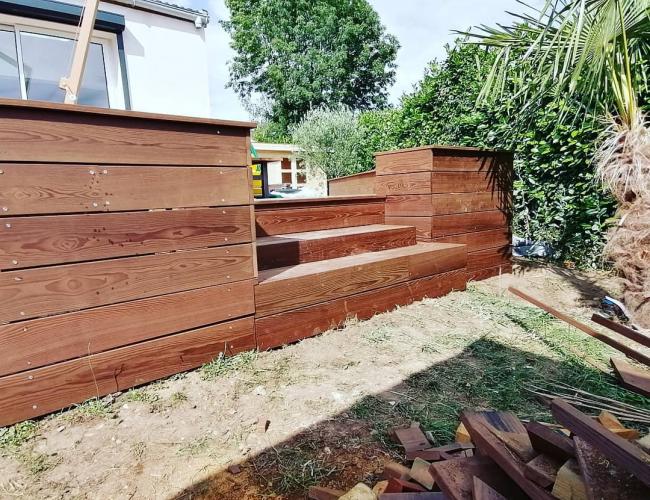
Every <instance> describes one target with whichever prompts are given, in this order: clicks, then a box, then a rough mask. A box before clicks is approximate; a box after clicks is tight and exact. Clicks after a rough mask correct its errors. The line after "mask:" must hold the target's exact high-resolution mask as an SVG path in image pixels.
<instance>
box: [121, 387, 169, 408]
mask: <svg viewBox="0 0 650 500" xmlns="http://www.w3.org/2000/svg"><path fill="white" fill-rule="evenodd" d="M124 401H128V402H132V403H148V404H150V405H152V404H155V403H157V402H158V401H160V396H159V395H158V394H155V393H153V392H151V391H149V390H146V389H131V390H130V391H128V392H127V393H126V394H125V395H124Z"/></svg>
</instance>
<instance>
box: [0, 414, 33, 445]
mask: <svg viewBox="0 0 650 500" xmlns="http://www.w3.org/2000/svg"><path fill="white" fill-rule="evenodd" d="M37 435H38V424H37V423H36V422H34V421H32V420H27V421H25V422H20V423H19V424H16V425H12V426H11V427H3V428H1V429H0V450H10V451H11V450H15V449H17V448H20V447H21V446H22V445H24V444H25V443H27V442H28V441H31V440H32V439H34V438H35V437H36V436H37Z"/></svg>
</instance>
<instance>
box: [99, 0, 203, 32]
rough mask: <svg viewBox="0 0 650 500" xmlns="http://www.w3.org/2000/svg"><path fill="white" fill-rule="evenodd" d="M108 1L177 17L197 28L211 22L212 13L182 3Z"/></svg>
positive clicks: (150, 0)
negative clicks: (184, 5)
mask: <svg viewBox="0 0 650 500" xmlns="http://www.w3.org/2000/svg"><path fill="white" fill-rule="evenodd" d="M104 1H105V2H107V3H114V4H117V5H124V6H126V7H131V8H132V9H139V10H145V11H148V12H154V13H156V14H162V15H164V16H168V17H174V18H176V19H182V20H184V21H189V22H192V23H194V26H196V28H197V29H199V28H205V27H206V26H207V25H208V23H209V22H210V14H208V11H207V10H205V9H202V10H195V9H190V8H188V7H183V6H182V5H176V4H171V3H167V2H163V1H162V0H104Z"/></svg>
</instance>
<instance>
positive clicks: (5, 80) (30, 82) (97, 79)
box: [0, 15, 125, 109]
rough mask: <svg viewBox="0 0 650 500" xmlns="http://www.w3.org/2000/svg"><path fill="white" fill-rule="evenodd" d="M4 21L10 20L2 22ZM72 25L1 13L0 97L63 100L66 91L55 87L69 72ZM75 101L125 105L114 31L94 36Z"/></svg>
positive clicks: (97, 33)
mask: <svg viewBox="0 0 650 500" xmlns="http://www.w3.org/2000/svg"><path fill="white" fill-rule="evenodd" d="M7 22H9V23H10V24H4V23H7ZM27 23H29V25H27ZM75 29H76V27H71V26H66V25H59V24H57V23H52V22H47V21H39V20H35V19H26V18H18V17H14V16H5V15H0V97H5V98H12V99H21V98H22V99H34V100H39V101H49V102H63V101H64V98H65V91H64V90H62V89H60V88H59V81H60V80H61V77H64V76H68V74H69V73H70V66H71V64H72V55H73V50H74V45H75V43H74V36H75ZM77 102H78V103H79V104H84V105H88V106H97V107H103V108H109V107H112V108H118V109H124V107H125V106H124V92H123V86H122V74H121V70H120V63H119V57H118V53H117V40H116V36H115V35H114V34H113V33H104V32H97V31H96V32H95V33H94V34H93V39H92V41H91V43H90V46H89V48H88V57H87V59H86V68H85V71H84V76H83V79H82V81H81V89H80V91H79V97H78V101H77Z"/></svg>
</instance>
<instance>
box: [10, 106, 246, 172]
mask: <svg viewBox="0 0 650 500" xmlns="http://www.w3.org/2000/svg"><path fill="white" fill-rule="evenodd" d="M0 104H2V103H0ZM151 116H152V118H151V119H146V118H143V117H137V116H136V117H135V118H131V117H130V116H128V115H127V116H112V115H109V114H104V115H101V114H96V115H92V114H85V113H77V112H75V111H74V110H54V109H44V108H42V107H41V108H16V107H4V106H3V107H2V109H1V112H0V161H32V162H61V163H66V162H72V163H87V162H97V163H111V164H131V165H223V166H246V165H247V156H248V154H249V153H248V150H247V149H246V139H247V137H248V136H249V135H250V128H249V127H250V125H251V124H246V123H244V124H242V126H235V124H234V123H233V125H232V126H229V125H227V124H224V125H221V124H214V125H213V124H211V123H188V122H187V121H184V122H182V123H177V122H174V121H170V120H161V119H157V117H156V116H153V115H151ZM167 118H169V117H167Z"/></svg>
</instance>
